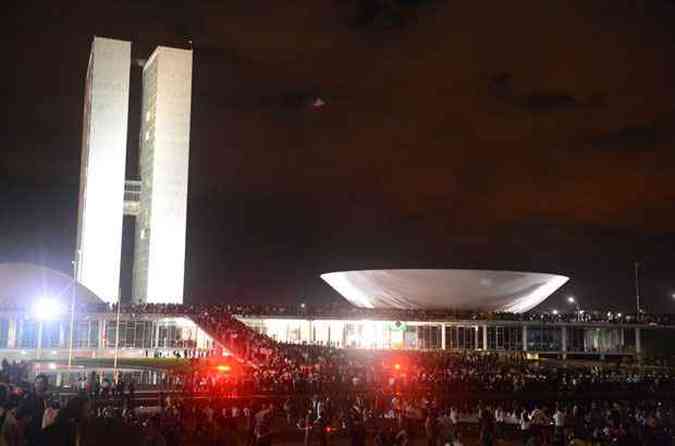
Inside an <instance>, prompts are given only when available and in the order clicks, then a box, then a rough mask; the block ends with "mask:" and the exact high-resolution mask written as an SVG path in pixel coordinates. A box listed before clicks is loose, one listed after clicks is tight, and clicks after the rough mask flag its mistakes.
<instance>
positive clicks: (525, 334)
mask: <svg viewBox="0 0 675 446" xmlns="http://www.w3.org/2000/svg"><path fill="white" fill-rule="evenodd" d="M523 351H524V352H526V351H527V325H523Z"/></svg>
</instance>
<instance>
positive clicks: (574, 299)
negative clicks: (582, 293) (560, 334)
mask: <svg viewBox="0 0 675 446" xmlns="http://www.w3.org/2000/svg"><path fill="white" fill-rule="evenodd" d="M567 302H569V303H570V304H572V305H574V306H576V308H577V320H580V319H581V307H580V306H579V302H578V301H577V300H576V298H575V297H574V296H569V297H568V298H567Z"/></svg>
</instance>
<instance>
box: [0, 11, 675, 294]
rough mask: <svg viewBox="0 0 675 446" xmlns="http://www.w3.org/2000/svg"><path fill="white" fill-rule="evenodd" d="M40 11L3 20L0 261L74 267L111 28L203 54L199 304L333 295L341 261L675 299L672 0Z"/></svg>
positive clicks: (196, 124)
mask: <svg viewBox="0 0 675 446" xmlns="http://www.w3.org/2000/svg"><path fill="white" fill-rule="evenodd" d="M43 3H44V2H37V1H33V2H31V1H29V0H27V1H24V2H18V3H16V4H14V5H12V9H11V10H10V11H8V13H7V14H8V16H11V19H12V20H11V22H12V23H11V24H10V25H8V27H6V28H4V31H5V32H6V33H7V34H9V37H10V38H9V39H7V40H6V41H7V43H8V44H7V45H6V48H5V53H4V61H5V63H6V65H7V66H8V67H11V68H10V69H6V70H4V71H3V72H2V76H3V79H2V83H1V84H0V85H4V86H5V91H4V95H3V99H4V103H5V105H6V106H5V107H4V113H5V116H4V117H5V119H4V120H3V122H4V123H5V129H6V131H4V132H3V133H2V134H0V144H1V146H2V147H3V150H2V155H0V160H1V161H2V163H1V164H0V182H1V183H0V184H1V185H2V186H3V188H2V189H1V190H0V199H1V200H2V201H1V202H0V205H1V206H2V207H1V208H0V209H2V212H0V222H1V223H2V227H0V229H1V231H0V244H1V245H0V260H16V259H23V260H27V261H38V262H43V263H46V264H47V265H49V266H52V267H56V268H59V269H62V270H63V271H66V272H67V271H69V270H70V258H71V256H72V247H73V245H74V234H75V215H76V212H75V209H76V199H77V184H76V183H77V179H78V175H79V163H80V140H81V119H82V104H83V97H82V91H83V84H84V74H85V72H86V65H87V60H88V52H89V46H90V43H91V37H92V35H101V36H109V37H118V38H122V39H130V40H133V41H134V44H133V57H134V58H138V59H143V58H146V57H148V54H149V52H150V51H151V50H152V48H153V47H154V46H155V45H157V44H163V45H175V46H181V47H189V46H192V47H193V48H194V51H195V71H194V84H193V113H192V118H191V121H192V129H191V154H190V163H191V164H190V204H189V215H188V224H189V230H188V231H189V232H188V262H187V283H188V289H189V291H190V294H191V298H193V299H195V300H204V301H209V300H211V301H212V300H218V299H229V300H237V299H240V300H246V299H249V300H258V301H262V300H268V301H269V300H273V301H277V302H282V301H286V302H290V301H293V300H297V299H298V296H300V295H310V296H313V297H314V298H315V299H316V300H317V301H318V300H321V299H328V298H335V297H336V296H335V294H334V293H333V292H332V291H331V290H330V289H328V288H327V287H325V286H324V285H323V284H322V283H321V281H320V280H319V279H317V277H318V274H320V273H322V272H326V271H330V270H344V269H357V268H369V267H458V268H469V267H485V268H497V269H500V268H503V269H526V270H540V271H550V272H561V273H564V274H568V275H570V276H572V277H573V280H572V282H571V283H570V285H568V288H569V289H570V290H573V291H574V292H575V293H578V294H579V295H580V296H581V295H584V296H585V298H586V299H595V300H597V301H598V302H601V303H605V304H607V303H612V302H613V299H614V296H618V297H617V298H616V299H617V302H618V303H617V305H618V304H622V305H625V304H626V303H627V302H630V298H631V296H630V294H631V283H630V280H631V279H630V269H631V267H630V265H631V264H632V260H633V259H634V258H636V257H640V258H641V259H643V260H644V262H645V266H644V268H645V275H646V277H647V278H648V280H647V279H646V281H645V287H646V289H645V294H646V295H649V296H665V294H664V292H663V290H664V289H666V288H667V286H668V277H671V278H672V276H673V271H672V265H673V264H675V263H674V262H673V260H674V259H673V258H672V252H675V249H671V250H670V251H669V250H667V249H662V248H661V247H662V246H666V247H672V240H673V239H674V238H675V237H674V236H673V235H672V228H673V227H674V224H675V208H674V207H673V206H672V203H673V202H674V201H675V197H674V196H673V187H672V178H673V177H674V176H675V150H673V148H674V147H673V138H672V121H673V119H672V109H673V103H675V84H674V82H673V79H675V64H674V63H673V61H674V60H675V58H674V57H672V56H673V53H674V44H673V42H674V40H673V39H672V37H673V31H672V30H673V29H675V26H672V25H673V24H674V23H675V12H673V11H671V10H670V9H668V8H665V7H664V6H662V3H661V2H646V3H649V5H648V7H645V8H644V9H643V10H640V11H637V10H636V9H635V8H634V7H632V6H629V5H627V4H624V3H622V5H621V6H617V5H616V2H581V1H573V2H568V1H562V0H554V1H550V2H534V1H529V2H526V3H524V4H513V3H510V2H493V3H491V4H490V5H489V7H487V8H486V6H485V4H482V3H476V2H464V3H461V4H459V3H452V2H450V3H448V2H440V1H404V0H365V1H356V0H353V1H352V0H336V1H332V2H290V3H289V2H271V3H267V4H265V5H264V7H263V6H261V5H259V4H256V3H252V2H249V1H243V0H242V1H237V0H234V1H228V2H222V1H217V2H215V1H207V0H204V1H199V2H191V3H190V4H189V5H187V4H182V5H179V4H178V3H171V4H169V5H166V4H165V3H166V2H160V1H150V2H137V1H131V0H124V1H116V2H113V3H110V2H109V3H107V4H93V3H84V4H82V3H77V4H75V3H72V4H71V3H69V2H65V3H64V2H58V3H54V4H53V5H51V6H50V7H48V8H45V6H44V4H43ZM186 5H187V6H186ZM190 41H192V44H190ZM134 70H135V71H134V73H136V74H135V76H137V75H138V72H139V70H138V68H137V67H135V68H134ZM316 97H320V98H321V99H322V100H323V101H324V102H325V105H324V106H322V107H320V108H318V109H317V108H314V107H311V106H309V105H310V104H312V103H313V100H314V99H315V98H316ZM138 105H139V104H138V99H137V98H136V99H134V98H132V101H131V115H132V117H133V116H134V115H138V111H137V110H138ZM136 117H137V116H136ZM137 128H138V123H136V124H134V123H133V122H132V123H130V130H129V149H130V153H131V155H130V156H131V160H133V159H134V156H135V153H134V152H135V150H136V149H135V147H136V145H137V139H138V130H137ZM647 147H649V148H647ZM134 170H135V169H134V162H133V161H132V162H130V163H129V171H130V172H132V171H134ZM5 186H6V187H5ZM10 191H11V193H10ZM598 228H601V229H598ZM626 271H628V273H627V274H626ZM650 274H651V276H650ZM650 283H651V284H653V287H652V286H651V285H649V284H650ZM673 286H675V284H674V285H673ZM650 287H651V288H650ZM654 299H655V300H654V302H657V301H658V299H657V298H656V297H654ZM658 302H660V303H661V304H663V305H667V304H666V303H665V302H661V301H658Z"/></svg>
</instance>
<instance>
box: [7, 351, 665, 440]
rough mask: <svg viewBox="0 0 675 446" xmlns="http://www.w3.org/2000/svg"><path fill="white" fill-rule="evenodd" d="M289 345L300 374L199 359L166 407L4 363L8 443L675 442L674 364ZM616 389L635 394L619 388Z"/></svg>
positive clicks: (161, 395)
mask: <svg viewBox="0 0 675 446" xmlns="http://www.w3.org/2000/svg"><path fill="white" fill-rule="evenodd" d="M288 348H289V350H286V348H285V347H284V346H281V347H280V349H282V350H284V351H285V352H286V354H288V356H287V357H286V359H285V363H287V364H293V365H291V366H286V369H282V371H281V374H285V373H290V371H291V370H294V369H295V371H296V372H297V373H299V375H293V374H291V375H290V376H291V379H290V380H288V381H287V382H283V381H282V382H283V385H281V386H276V387H275V385H272V386H271V387H267V390H268V392H267V393H266V394H247V393H245V392H243V391H242V390H243V389H241V388H238V387H237V384H236V382H237V381H242V382H243V381H245V380H247V379H249V378H250V377H249V374H252V375H250V376H253V377H255V378H254V380H255V379H258V378H262V377H263V376H264V375H265V374H269V373H270V372H272V371H273V370H274V368H275V367H276V366H278V365H279V363H278V362H277V363H276V365H275V364H274V363H272V362H271V363H269V366H268V368H267V369H264V368H261V369H258V370H251V369H249V368H246V367H242V369H241V370H239V371H238V372H237V373H241V375H240V376H238V377H235V376H228V374H227V373H223V372H215V373H214V372H209V371H208V370H210V368H208V367H202V366H203V365H204V364H203V363H202V361H205V360H194V359H193V360H192V361H191V362H192V364H193V365H194V370H193V371H192V372H190V374H189V379H187V377H186V376H185V375H184V376H183V379H184V381H183V383H184V384H185V383H187V382H188V381H190V382H191V385H190V386H188V387H183V388H182V389H180V391H176V389H171V388H169V386H167V385H164V386H163V387H162V388H161V389H159V390H158V392H157V393H156V394H154V396H153V397H152V398H154V399H155V401H154V403H153V402H150V403H149V402H148V401H147V399H146V401H144V402H140V401H136V400H135V399H134V395H133V392H134V390H133V387H131V386H129V383H127V384H126V386H125V385H124V384H121V383H120V381H121V380H118V381H117V382H116V383H110V382H108V385H104V383H105V380H104V379H100V377H97V376H96V374H95V373H92V375H91V379H90V380H89V381H88V384H87V385H85V386H82V387H81V388H78V389H77V395H76V396H74V397H72V396H71V397H70V398H68V399H65V398H64V397H63V396H59V394H57V393H55V392H53V390H56V389H53V388H52V389H50V387H49V386H48V382H47V377H46V376H44V375H38V376H37V377H36V378H35V379H34V381H33V383H29V382H28V373H29V367H28V365H27V364H26V363H14V364H10V363H8V362H7V361H3V363H2V371H1V373H0V381H1V383H2V384H0V444H2V445H8V446H26V445H28V446H34V445H62V444H63V445H74V446H75V445H77V446H83V445H93V444H96V445H97V446H101V445H106V444H125V446H133V445H153V446H174V445H175V446H178V445H195V446H202V445H221V444H222V445H241V446H268V445H270V444H272V443H283V444H304V445H307V446H309V445H314V444H318V445H320V446H327V445H331V444H351V445H353V446H365V445H366V444H374V445H376V446H394V445H395V446H407V445H412V444H419V443H420V442H424V443H426V444H427V445H429V446H445V445H451V446H460V445H471V444H480V445H481V446H489V445H497V444H503V445H520V444H522V445H528V446H534V445H537V446H539V445H541V446H546V445H560V446H563V445H565V446H567V445H619V446H623V445H625V446H642V445H649V446H651V445H654V446H657V445H658V446H660V445H672V444H673V441H672V440H673V432H674V431H673V428H674V427H675V405H674V404H673V398H672V396H673V393H672V387H673V383H672V380H671V379H670V377H669V374H668V373H667V372H666V371H658V372H656V371H653V370H644V369H642V370H641V369H624V368H620V367H611V368H609V369H600V368H598V367H597V366H593V367H591V366H578V367H574V368H570V369H561V368H560V367H556V366H553V365H546V364H539V365H532V364H528V363H527V362H525V361H524V360H522V359H520V358H499V357H497V356H494V355H484V356H482V355H456V354H430V353H422V352H410V353H405V354H396V355H394V354H391V355H384V356H377V357H376V358H373V357H370V359H369V357H368V356H365V355H364V356H361V357H358V356H356V357H352V358H349V357H346V356H343V355H342V354H340V353H337V352H333V353H330V352H328V353H327V352H326V351H325V350H326V349H322V348H319V347H317V346H307V347H302V346H297V345H296V346H288ZM322 350H324V351H322ZM275 361H276V360H275ZM393 361H400V362H393ZM295 366H297V367H298V368H295ZM200 370H201V371H200ZM500 374H503V375H504V376H501V377H500ZM312 376H313V377H314V378H315V379H311V377H312ZM341 376H342V377H343V378H348V379H342V378H340V377H341ZM329 377H330V378H329ZM506 377H508V379H507V378H506ZM298 378H299V379H298ZM122 379H124V378H122ZM263 379H265V378H263ZM266 379H269V376H267V378H266ZM225 380H229V382H228V383H225ZM335 380H337V381H335ZM408 380H409V381H408ZM122 382H123V381H122ZM282 382H280V383H278V384H281V383H282ZM434 382H435V384H436V386H435V387H433V386H432V387H429V386H428V385H426V384H429V383H434ZM331 383H332V384H331ZM338 384H339V385H338ZM260 385H261V388H260V389H265V386H269V382H267V383H263V382H261V383H260ZM547 388H551V389H555V390H556V393H555V394H551V392H546V390H547ZM219 389H220V391H218V390H219ZM442 389H445V390H446V391H443V392H442V391H441V390H442ZM462 389H463V390H462ZM617 390H618V391H620V392H619V393H621V392H623V391H628V392H627V393H623V394H622V395H621V396H620V397H617V396H616V395H617ZM542 391H543V392H542Z"/></svg>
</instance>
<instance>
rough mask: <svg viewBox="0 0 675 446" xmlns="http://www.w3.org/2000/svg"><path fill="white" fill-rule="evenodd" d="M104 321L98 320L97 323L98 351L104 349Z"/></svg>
mask: <svg viewBox="0 0 675 446" xmlns="http://www.w3.org/2000/svg"><path fill="white" fill-rule="evenodd" d="M105 324H106V320H105V319H99V321H98V348H99V350H104V349H105V341H106V339H105V330H106V326H105Z"/></svg>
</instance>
